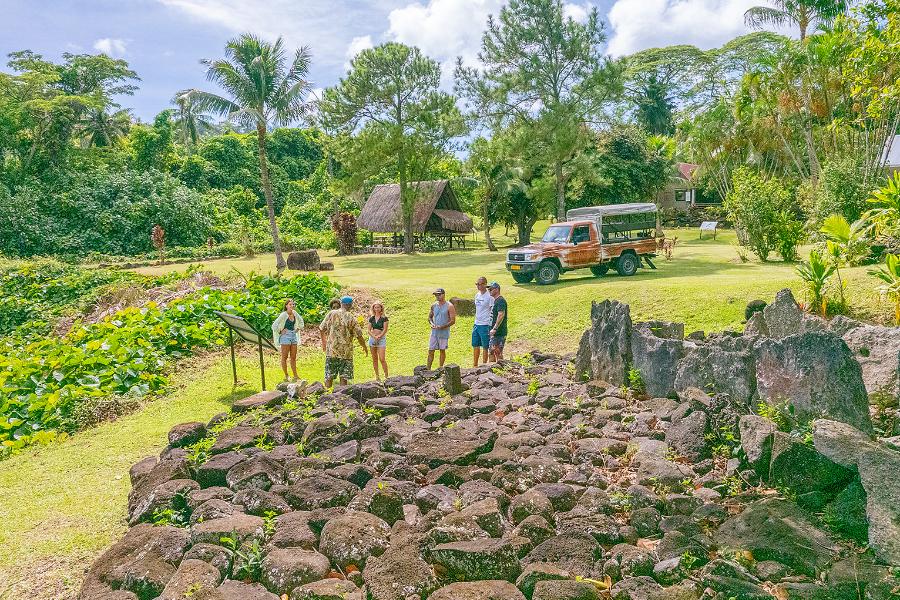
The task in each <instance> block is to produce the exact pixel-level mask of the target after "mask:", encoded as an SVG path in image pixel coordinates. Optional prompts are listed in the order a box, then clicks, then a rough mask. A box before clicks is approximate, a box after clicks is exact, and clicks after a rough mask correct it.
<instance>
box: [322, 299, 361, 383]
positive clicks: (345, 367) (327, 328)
mask: <svg viewBox="0 0 900 600" xmlns="http://www.w3.org/2000/svg"><path fill="white" fill-rule="evenodd" d="M352 306H353V298H351V297H350V296H344V297H343V298H341V307H340V308H336V309H334V310H332V311H331V312H329V313H328V314H327V315H326V316H325V319H324V320H323V321H322V323H321V324H320V325H319V334H320V335H321V336H322V351H323V352H325V387H327V388H330V387H331V385H332V383H333V382H334V378H335V377H337V378H338V380H339V381H340V384H341V385H347V381H348V380H350V379H353V338H354V337H355V338H356V339H357V341H358V342H359V345H360V346H362V348H363V350H365V352H366V355H367V356H368V354H369V348H368V347H367V346H366V340H365V338H363V331H362V327H361V326H360V324H359V321H357V320H356V317H355V316H354V315H353V313H351V312H350V308H351V307H352Z"/></svg>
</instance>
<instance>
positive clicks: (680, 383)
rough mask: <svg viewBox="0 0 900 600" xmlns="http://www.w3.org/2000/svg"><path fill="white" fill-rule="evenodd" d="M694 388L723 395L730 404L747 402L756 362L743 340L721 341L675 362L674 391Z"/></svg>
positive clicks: (752, 388) (752, 391)
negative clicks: (724, 394)
mask: <svg viewBox="0 0 900 600" xmlns="http://www.w3.org/2000/svg"><path fill="white" fill-rule="evenodd" d="M691 387H695V388H698V389H701V390H704V391H706V392H707V393H710V394H712V393H720V392H724V393H727V394H728V395H729V397H731V398H732V399H733V400H735V401H738V402H743V403H748V402H750V400H751V398H753V396H754V395H755V394H756V359H755V358H754V356H753V343H752V341H751V340H750V339H749V338H746V337H738V338H733V337H720V338H715V339H713V340H710V341H708V342H706V343H703V344H698V345H697V346H696V347H695V348H691V349H690V350H688V352H687V354H686V355H685V356H684V358H683V359H681V360H680V361H679V362H678V370H677V373H676V374H675V391H676V392H678V394H679V395H682V394H683V393H684V392H685V390H687V389H688V388H691Z"/></svg>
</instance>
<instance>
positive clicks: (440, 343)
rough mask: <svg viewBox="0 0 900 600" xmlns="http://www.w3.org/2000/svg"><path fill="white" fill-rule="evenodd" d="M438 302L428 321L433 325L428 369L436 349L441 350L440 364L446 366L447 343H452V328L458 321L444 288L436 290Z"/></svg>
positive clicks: (429, 342)
mask: <svg viewBox="0 0 900 600" xmlns="http://www.w3.org/2000/svg"><path fill="white" fill-rule="evenodd" d="M433 293H434V298H435V300H436V302H435V303H434V304H432V305H431V310H430V311H429V313H428V323H429V324H430V325H431V338H430V339H429V340H428V370H429V371H430V370H431V363H433V362H434V351H435V350H440V352H441V356H440V366H442V367H443V366H444V360H446V358H447V345H448V344H449V343H450V328H451V327H452V326H453V324H454V323H456V309H455V308H453V305H452V304H450V303H449V302H447V299H446V297H445V294H444V288H438V289H436V290H434V292H433Z"/></svg>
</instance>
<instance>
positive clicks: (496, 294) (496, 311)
mask: <svg viewBox="0 0 900 600" xmlns="http://www.w3.org/2000/svg"><path fill="white" fill-rule="evenodd" d="M488 292H490V294H491V298H493V299H494V306H493V307H492V308H491V360H492V361H493V362H497V361H501V360H503V347H504V346H505V345H506V323H507V321H508V319H507V318H506V298H504V297H503V296H501V295H500V284H499V283H497V282H496V281H495V282H493V283H491V285H489V286H488Z"/></svg>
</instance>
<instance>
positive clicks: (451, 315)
mask: <svg viewBox="0 0 900 600" xmlns="http://www.w3.org/2000/svg"><path fill="white" fill-rule="evenodd" d="M448 304H450V306H448V307H447V318H448V319H449V321H448V322H447V324H446V325H444V326H443V327H441V329H450V327H451V326H453V325H454V324H456V309H455V308H454V307H453V304H452V303H448Z"/></svg>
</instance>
